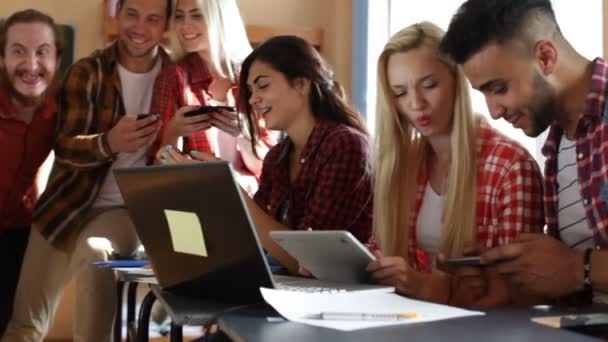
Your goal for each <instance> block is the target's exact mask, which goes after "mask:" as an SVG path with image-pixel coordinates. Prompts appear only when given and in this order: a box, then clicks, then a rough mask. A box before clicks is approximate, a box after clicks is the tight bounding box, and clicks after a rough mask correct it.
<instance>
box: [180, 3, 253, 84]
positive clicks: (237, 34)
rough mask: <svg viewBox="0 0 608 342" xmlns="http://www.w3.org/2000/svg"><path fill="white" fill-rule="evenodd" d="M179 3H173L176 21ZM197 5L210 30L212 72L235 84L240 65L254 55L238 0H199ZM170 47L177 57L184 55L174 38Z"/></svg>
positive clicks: (208, 33) (208, 34) (208, 32)
mask: <svg viewBox="0 0 608 342" xmlns="http://www.w3.org/2000/svg"><path fill="white" fill-rule="evenodd" d="M178 1H179V0H174V3H173V8H174V14H173V16H172V17H173V18H174V17H175V9H176V8H177V2H178ZM196 5H197V7H198V9H199V10H200V11H201V14H202V15H203V18H204V19H205V25H206V27H207V37H208V39H209V42H208V44H209V62H210V64H211V65H210V66H211V68H213V71H215V73H216V74H217V75H218V76H220V77H222V78H229V79H230V80H231V81H232V82H236V81H237V76H238V73H239V71H240V66H241V64H242V63H243V61H244V60H245V58H246V57H247V56H248V55H249V53H251V44H249V39H248V38H247V32H246V30H245V24H244V23H243V19H242V17H241V13H240V11H239V7H238V5H237V3H236V0H197V1H196ZM171 46H172V50H174V51H175V55H176V56H178V57H179V56H181V55H183V51H181V47H180V46H179V42H177V40H176V38H175V35H173V37H172V44H171Z"/></svg>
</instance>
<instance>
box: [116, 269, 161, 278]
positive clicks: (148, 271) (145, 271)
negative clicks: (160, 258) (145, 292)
mask: <svg viewBox="0 0 608 342" xmlns="http://www.w3.org/2000/svg"><path fill="white" fill-rule="evenodd" d="M114 271H120V272H124V273H126V274H132V275H136V276H142V277H154V271H153V270H152V269H151V268H143V267H114Z"/></svg>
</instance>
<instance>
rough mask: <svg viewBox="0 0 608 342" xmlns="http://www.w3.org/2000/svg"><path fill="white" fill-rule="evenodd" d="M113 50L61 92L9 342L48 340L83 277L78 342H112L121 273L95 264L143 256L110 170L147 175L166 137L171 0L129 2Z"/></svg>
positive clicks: (100, 54) (76, 71) (85, 63)
mask: <svg viewBox="0 0 608 342" xmlns="http://www.w3.org/2000/svg"><path fill="white" fill-rule="evenodd" d="M119 6H120V8H119V11H118V15H117V19H118V27H119V35H118V39H117V42H116V43H114V44H113V45H112V46H110V47H108V48H106V49H104V50H101V51H96V52H95V53H93V54H92V55H91V56H90V57H87V58H83V59H81V60H80V61H78V62H76V63H75V64H74V65H73V66H72V67H71V68H70V70H69V71H68V73H67V75H66V78H65V80H64V83H63V86H62V89H61V92H60V105H61V109H60V111H59V113H58V122H59V123H58V132H57V141H56V146H55V173H54V176H53V177H52V179H51V180H50V182H49V185H48V187H47V189H46V191H45V192H44V193H43V194H42V196H41V198H40V200H39V202H38V204H37V206H36V208H35V212H34V220H33V228H34V229H32V232H31V234H30V240H29V245H28V248H27V251H26V253H25V257H24V262H23V269H22V273H21V277H20V279H19V286H18V288H17V293H16V296H15V307H14V313H13V317H12V319H11V321H10V323H9V325H8V328H7V331H6V334H5V336H4V337H3V339H2V341H5V342H8V341H40V340H42V339H44V336H45V335H46V333H47V330H48V327H49V325H50V323H51V321H52V317H53V315H54V312H55V309H56V308H57V305H58V303H59V301H60V298H61V293H62V292H63V288H64V287H65V285H66V284H67V282H68V281H69V280H70V279H71V278H72V277H76V278H77V282H78V288H77V293H76V315H75V319H74V340H75V341H110V340H111V338H112V336H113V335H112V327H113V320H114V315H115V312H116V309H117V308H116V300H115V296H116V286H115V279H114V273H113V271H111V270H109V269H98V268H95V267H93V266H92V265H91V263H92V262H95V261H104V260H107V258H108V257H109V255H110V253H116V254H120V255H124V256H129V255H131V254H132V253H134V252H135V251H136V249H137V247H138V244H139V243H138V240H137V237H136V235H135V232H134V229H133V224H132V222H131V220H130V218H129V216H128V214H127V211H126V209H125V208H124V201H123V199H122V196H121V195H120V192H119V190H118V187H117V185H116V181H115V180H114V177H113V175H112V169H114V168H118V167H122V168H124V167H135V166H144V165H145V164H146V159H147V154H148V152H147V148H148V147H149V146H150V145H151V144H152V143H153V142H154V140H155V139H156V136H157V134H158V132H159V130H160V127H161V123H160V120H158V118H157V117H156V116H154V115H148V116H144V118H143V119H141V120H140V119H138V115H139V114H140V113H149V108H150V98H151V96H152V87H153V85H154V79H155V78H156V76H157V75H158V72H159V71H160V69H161V68H162V67H163V65H166V64H168V63H169V58H168V56H167V55H166V53H165V52H164V50H163V49H162V48H161V47H160V46H159V43H160V41H161V39H162V36H163V33H164V32H165V30H166V29H167V24H168V17H169V14H170V13H171V1H169V0H122V1H120V2H119Z"/></svg>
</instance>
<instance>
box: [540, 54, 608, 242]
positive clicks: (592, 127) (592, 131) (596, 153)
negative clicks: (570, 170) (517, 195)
mask: <svg viewBox="0 0 608 342" xmlns="http://www.w3.org/2000/svg"><path fill="white" fill-rule="evenodd" d="M607 98H608V64H606V61H605V60H604V59H602V58H596V59H595V60H594V61H593V73H592V76H591V80H590V84H589V92H588V93H587V97H586V99H585V109H584V110H583V112H582V113H581V114H580V116H579V120H578V123H577V127H576V133H575V138H576V156H577V158H576V167H577V173H578V181H579V183H580V185H581V197H582V199H583V206H584V207H585V213H586V216H587V222H588V224H589V229H590V230H591V233H592V236H593V240H594V243H595V245H596V247H599V248H604V249H605V248H606V247H608V158H606V156H608V101H606V99H607ZM563 134H564V132H563V130H562V129H561V128H560V127H559V126H558V125H557V124H554V125H553V126H551V129H550V131H549V135H548V137H547V141H546V142H545V145H544V146H543V149H542V152H543V154H544V155H545V156H546V157H547V160H546V162H545V189H544V191H545V193H544V203H545V217H546V220H547V231H548V233H549V234H550V235H552V236H554V237H557V238H559V228H558V222H557V211H558V200H559V194H558V185H559V184H558V182H557V172H558V168H557V167H558V163H557V156H558V150H559V142H560V140H561V138H562V135H563Z"/></svg>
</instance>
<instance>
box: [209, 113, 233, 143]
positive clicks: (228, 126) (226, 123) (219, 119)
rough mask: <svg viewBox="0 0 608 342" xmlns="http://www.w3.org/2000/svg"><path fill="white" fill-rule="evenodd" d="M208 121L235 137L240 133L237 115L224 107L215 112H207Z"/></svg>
mask: <svg viewBox="0 0 608 342" xmlns="http://www.w3.org/2000/svg"><path fill="white" fill-rule="evenodd" d="M209 117H210V121H209V122H210V123H211V125H213V126H214V127H216V128H218V129H221V130H222V131H224V132H226V133H228V134H230V135H232V136H233V137H237V136H239V135H240V134H241V128H240V127H239V115H238V113H236V112H231V111H228V110H225V109H218V111H217V112H212V113H209Z"/></svg>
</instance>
